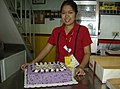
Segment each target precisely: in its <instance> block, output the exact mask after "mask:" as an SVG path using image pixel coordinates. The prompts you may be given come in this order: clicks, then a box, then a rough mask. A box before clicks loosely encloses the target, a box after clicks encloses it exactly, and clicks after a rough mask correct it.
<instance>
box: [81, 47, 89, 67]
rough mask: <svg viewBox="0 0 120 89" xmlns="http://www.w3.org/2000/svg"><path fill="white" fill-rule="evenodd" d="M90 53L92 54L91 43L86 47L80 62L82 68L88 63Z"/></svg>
mask: <svg viewBox="0 0 120 89" xmlns="http://www.w3.org/2000/svg"><path fill="white" fill-rule="evenodd" d="M90 55H91V47H90V45H88V46H86V47H84V57H83V60H82V62H81V64H80V66H81V67H82V68H84V67H85V66H86V65H87V64H88V62H89V59H90Z"/></svg>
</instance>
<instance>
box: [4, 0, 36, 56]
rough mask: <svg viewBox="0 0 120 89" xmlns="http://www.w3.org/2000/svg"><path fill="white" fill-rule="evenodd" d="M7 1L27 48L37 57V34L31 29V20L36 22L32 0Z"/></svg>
mask: <svg viewBox="0 0 120 89" xmlns="http://www.w3.org/2000/svg"><path fill="white" fill-rule="evenodd" d="M6 2H7V4H8V8H9V10H10V13H11V14H12V16H13V20H14V22H15V24H16V26H17V28H18V31H19V32H20V34H21V36H22V38H23V40H24V42H25V44H26V46H27V48H28V49H29V50H30V51H31V52H32V54H33V57H35V52H34V51H35V34H34V32H32V31H31V30H32V29H31V21H33V22H32V23H33V24H34V12H33V11H32V3H31V0H6ZM32 17H33V18H32Z"/></svg>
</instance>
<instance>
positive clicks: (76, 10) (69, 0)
mask: <svg viewBox="0 0 120 89" xmlns="http://www.w3.org/2000/svg"><path fill="white" fill-rule="evenodd" d="M64 5H70V6H71V7H72V9H73V10H74V11H75V13H76V14H77V12H78V8H77V4H76V3H75V2H74V1H73V0H66V1H64V2H63V3H62V5H61V8H60V12H62V8H63V6H64Z"/></svg>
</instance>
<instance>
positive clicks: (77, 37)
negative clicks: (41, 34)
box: [48, 22, 92, 63]
mask: <svg viewBox="0 0 120 89" xmlns="http://www.w3.org/2000/svg"><path fill="white" fill-rule="evenodd" d="M77 33H78V34H77ZM48 43H50V44H52V45H54V46H56V60H57V61H61V62H64V57H65V56H68V52H67V51H66V50H65V49H64V46H65V45H66V46H67V47H68V48H71V49H72V51H71V54H74V56H75V58H76V59H77V60H78V62H79V63H81V62H82V59H83V57H84V47H85V46H88V45H90V44H91V43H92V40H91V38H90V34H89V31H88V29H87V28H86V27H85V26H82V25H79V24H77V23H76V22H75V24H74V27H73V29H71V31H70V32H69V33H68V34H67V35H66V33H65V30H64V24H63V25H62V26H60V27H56V28H55V29H54V30H53V31H52V34H51V36H50V38H49V40H48Z"/></svg>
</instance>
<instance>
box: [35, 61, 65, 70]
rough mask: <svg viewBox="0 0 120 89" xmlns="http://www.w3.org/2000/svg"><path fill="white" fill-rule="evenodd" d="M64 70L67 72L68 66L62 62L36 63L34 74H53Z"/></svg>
mask: <svg viewBox="0 0 120 89" xmlns="http://www.w3.org/2000/svg"><path fill="white" fill-rule="evenodd" d="M58 64H59V65H58ZM64 70H66V66H65V65H64V63H62V62H40V63H35V69H34V72H53V71H64Z"/></svg>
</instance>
